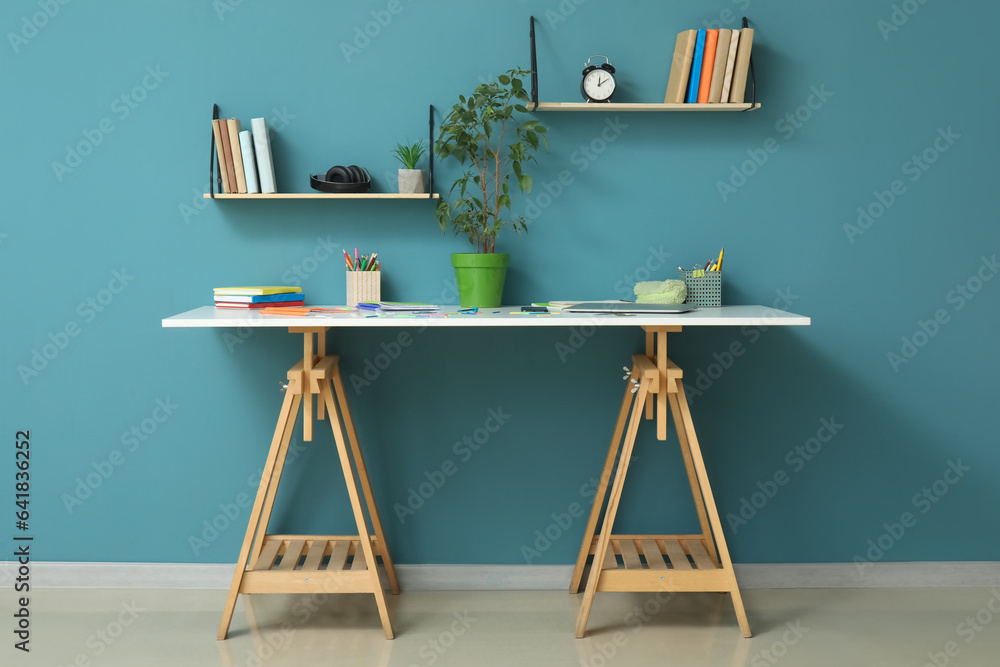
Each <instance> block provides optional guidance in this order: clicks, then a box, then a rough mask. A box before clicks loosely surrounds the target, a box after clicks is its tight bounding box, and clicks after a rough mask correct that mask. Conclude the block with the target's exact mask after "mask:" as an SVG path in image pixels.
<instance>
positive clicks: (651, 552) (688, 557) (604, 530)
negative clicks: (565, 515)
mask: <svg viewBox="0 0 1000 667" xmlns="http://www.w3.org/2000/svg"><path fill="white" fill-rule="evenodd" d="M643 328H644V329H645V331H646V354H644V355H643V354H636V355H632V374H631V380H632V381H635V382H638V385H639V387H638V390H637V391H636V392H635V393H634V394H633V393H632V386H633V382H632V381H630V382H629V383H628V385H627V386H626V388H625V398H624V399H623V400H622V406H621V410H620V411H619V413H618V422H617V424H616V425H615V434H614V437H613V438H612V440H611V447H610V448H609V449H608V456H607V459H606V460H605V462H604V469H603V471H602V473H601V481H600V483H599V485H598V487H597V494H596V495H595V497H594V505H593V507H592V508H591V512H590V518H589V520H588V521H587V528H586V530H585V531H584V538H583V544H581V545H580V554H579V556H578V557H577V560H576V567H575V568H574V570H573V579H572V581H571V583H570V592H572V593H578V592H579V591H580V584H581V580H582V578H583V570H584V568H585V566H586V564H587V559H588V557H589V556H591V555H593V557H594V558H593V562H592V564H591V568H590V576H589V577H588V579H587V586H586V590H585V591H584V596H583V604H582V605H581V607H580V615H579V617H578V618H577V623H576V636H577V637H578V638H582V637H583V636H584V635H585V634H586V632H587V620H588V618H589V617H590V609H591V607H592V606H593V604H594V595H595V594H596V593H597V592H598V591H649V592H657V591H664V592H668V591H669V592H692V591H717V592H726V593H729V594H730V595H732V599H733V607H734V608H735V610H736V618H737V620H738V621H739V624H740V630H741V631H742V632H743V636H744V637H749V636H750V625H749V623H748V622H747V615H746V611H745V610H744V608H743V598H742V596H741V595H740V589H739V587H738V586H737V584H736V575H735V573H734V572H733V563H732V561H731V560H730V558H729V549H728V548H727V547H726V538H725V536H724V535H723V533H722V522H721V521H720V520H719V512H718V510H717V509H716V507H715V499H714V498H713V496H712V489H711V486H710V485H709V482H708V473H707V472H706V471H705V461H704V459H703V458H702V455H701V448H700V447H699V446H698V437H697V435H696V434H695V431H694V424H693V423H692V421H691V411H690V409H689V407H688V402H687V397H686V396H685V394H684V385H683V384H682V383H681V378H682V377H683V373H682V371H681V369H680V368H678V367H677V366H676V365H675V364H674V363H673V362H672V361H670V360H669V359H668V358H667V333H670V332H678V331H680V330H681V328H680V327H643ZM654 338H655V340H654ZM654 343H655V345H654ZM668 406H669V411H670V413H671V415H672V416H673V420H674V424H675V425H676V427H677V439H678V441H679V442H680V446H681V452H682V454H683V455H684V465H685V467H686V468H687V474H688V482H689V483H690V485H691V493H692V494H693V496H694V504H695V508H696V509H697V511H698V520H699V522H700V524H701V534H699V535H613V534H612V529H613V527H614V523H615V515H616V514H617V513H618V502H619V500H620V499H621V494H622V488H623V487H624V486H625V475H626V473H627V472H628V465H629V461H630V460H631V458H632V448H633V447H634V445H635V436H636V433H637V431H638V429H639V422H640V420H641V419H642V416H643V411H644V410H645V416H646V418H647V419H652V418H653V417H654V415H655V417H656V437H657V438H658V439H659V440H666V438H667V410H668ZM630 412H631V415H630ZM626 419H627V421H628V430H627V432H626V430H625V422H626ZM623 434H624V435H625V439H624V441H622V435H623ZM619 451H620V456H619ZM616 459H618V465H617V471H615V468H616V466H615V460H616ZM612 471H615V476H614V482H613V483H612V484H611V491H610V495H608V483H609V481H610V480H611V474H612ZM605 495H608V504H607V509H606V510H605V512H604V520H603V523H602V525H601V532H600V533H599V534H595V532H594V531H595V529H596V528H597V523H598V520H600V518H601V508H602V506H603V504H604V497H605ZM713 533H714V540H713ZM619 558H621V563H620V564H619V561H618V559H619Z"/></svg>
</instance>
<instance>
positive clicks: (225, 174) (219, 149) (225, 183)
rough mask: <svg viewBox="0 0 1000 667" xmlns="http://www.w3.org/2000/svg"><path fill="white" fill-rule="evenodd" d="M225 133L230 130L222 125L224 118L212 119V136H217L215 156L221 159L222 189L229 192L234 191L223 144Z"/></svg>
mask: <svg viewBox="0 0 1000 667" xmlns="http://www.w3.org/2000/svg"><path fill="white" fill-rule="evenodd" d="M223 134H227V136H228V132H226V130H225V129H224V128H223V127H222V120H221V119H219V118H216V119H214V120H213V121H212V136H214V137H215V156H216V158H218V160H219V173H220V174H222V191H223V192H224V193H226V194H229V193H230V192H232V191H231V190H230V189H229V165H228V164H227V163H226V150H225V148H223V146H222V135H223ZM213 178H214V177H213Z"/></svg>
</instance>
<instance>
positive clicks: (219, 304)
mask: <svg viewBox="0 0 1000 667" xmlns="http://www.w3.org/2000/svg"><path fill="white" fill-rule="evenodd" d="M303 305H305V302H304V301H282V302H281V303H266V302H265V303H232V302H229V301H216V302H215V307H216V308H251V309H256V308H295V307H297V306H303Z"/></svg>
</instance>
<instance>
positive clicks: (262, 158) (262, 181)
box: [212, 118, 278, 194]
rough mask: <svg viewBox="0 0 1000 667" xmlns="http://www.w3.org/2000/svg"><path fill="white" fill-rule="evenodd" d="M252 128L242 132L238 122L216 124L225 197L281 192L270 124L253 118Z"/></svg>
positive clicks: (227, 119) (215, 132)
mask: <svg viewBox="0 0 1000 667" xmlns="http://www.w3.org/2000/svg"><path fill="white" fill-rule="evenodd" d="M250 127H251V130H252V131H251V130H244V129H242V127H241V125H240V121H239V119H238V118H217V119H215V120H213V121H212V134H213V135H214V136H215V154H216V156H217V157H218V159H219V170H220V171H221V172H222V192H223V193H225V194H247V193H250V194H257V193H263V194H273V193H275V192H277V191H278V189H277V186H276V185H275V182H274V162H273V160H272V159H271V140H270V138H268V135H267V123H266V121H265V120H264V119H263V118H253V119H251V120H250Z"/></svg>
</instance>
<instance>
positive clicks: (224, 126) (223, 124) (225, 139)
mask: <svg viewBox="0 0 1000 667" xmlns="http://www.w3.org/2000/svg"><path fill="white" fill-rule="evenodd" d="M219 123H220V125H219V128H220V129H221V130H222V148H223V150H224V151H225V155H226V170H225V171H223V173H224V174H226V177H227V178H228V179H229V192H238V190H237V189H236V165H235V164H234V163H233V147H232V144H230V142H229V121H228V120H226V119H225V118H223V119H221V120H220V121H219Z"/></svg>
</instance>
